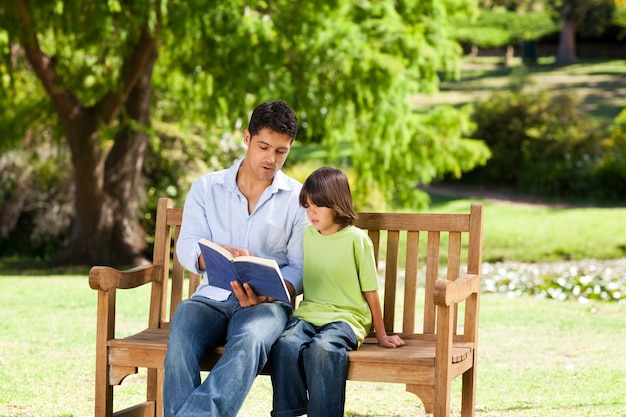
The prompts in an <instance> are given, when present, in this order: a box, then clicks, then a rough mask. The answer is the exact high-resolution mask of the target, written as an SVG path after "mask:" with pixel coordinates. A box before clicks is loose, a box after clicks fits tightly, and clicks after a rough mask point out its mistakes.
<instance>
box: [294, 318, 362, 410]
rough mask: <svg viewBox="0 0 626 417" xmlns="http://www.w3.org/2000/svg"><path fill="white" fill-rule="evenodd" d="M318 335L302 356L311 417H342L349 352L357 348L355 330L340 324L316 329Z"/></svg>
mask: <svg viewBox="0 0 626 417" xmlns="http://www.w3.org/2000/svg"><path fill="white" fill-rule="evenodd" d="M317 330H318V332H319V333H318V334H317V335H316V336H315V337H314V338H313V340H312V341H311V343H310V344H309V345H308V347H307V348H306V349H305V350H304V351H303V353H302V359H303V362H304V369H305V373H306V383H307V386H308V389H309V403H308V406H307V415H308V416H309V417H343V412H344V406H345V399H346V378H347V370H348V351H349V350H355V349H357V348H358V341H357V339H356V336H355V334H354V331H353V330H352V328H351V327H350V326H349V325H348V324H347V323H345V322H342V321H337V322H333V323H329V324H327V325H324V326H321V327H318V328H317Z"/></svg>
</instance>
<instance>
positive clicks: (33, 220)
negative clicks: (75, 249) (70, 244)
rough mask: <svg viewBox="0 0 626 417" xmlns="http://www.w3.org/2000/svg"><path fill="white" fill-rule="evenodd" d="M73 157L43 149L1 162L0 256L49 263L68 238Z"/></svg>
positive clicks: (16, 152)
mask: <svg viewBox="0 0 626 417" xmlns="http://www.w3.org/2000/svg"><path fill="white" fill-rule="evenodd" d="M69 170H70V163H69V155H68V154H67V152H64V149H63V148H61V147H57V148H53V147H50V146H47V145H39V146H37V147H36V148H33V147H26V149H22V150H14V151H9V152H6V153H4V154H3V155H2V157H0V183H1V184H2V189H0V218H2V219H3V221H2V225H0V253H1V254H2V255H3V256H8V255H21V256H30V257H33V258H36V259H47V258H48V257H49V256H51V255H53V254H54V253H56V251H57V250H58V249H59V247H61V246H62V245H63V243H64V241H65V239H67V233H68V230H69V224H70V222H71V219H72V214H73V206H72V192H73V187H72V184H71V182H70V181H69V177H68V176H67V175H66V174H67V172H68V171H69Z"/></svg>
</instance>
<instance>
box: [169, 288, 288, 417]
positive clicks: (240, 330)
mask: <svg viewBox="0 0 626 417" xmlns="http://www.w3.org/2000/svg"><path fill="white" fill-rule="evenodd" d="M290 313H291V306H289V305H287V304H284V303H280V302H275V303H264V304H259V305H256V306H253V307H246V308H244V307H241V306H240V305H239V301H238V300H237V298H236V297H235V296H234V294H231V296H230V297H229V298H228V299H227V300H226V301H215V300H211V299H208V298H205V297H199V296H195V297H192V298H190V299H188V300H184V301H183V302H182V303H181V304H180V305H179V306H178V307H177V309H176V312H175V313H174V317H173V319H172V323H171V325H170V336H169V342H168V348H167V355H166V358H165V376H164V381H163V403H164V413H165V417H174V416H176V417H182V416H203V417H211V416H215V417H217V416H219V417H228V416H233V417H234V416H236V415H237V412H238V411H239V409H240V408H241V406H242V404H243V402H244V400H245V398H246V395H247V394H248V392H249V391H250V388H251V387H252V383H253V382H254V378H255V377H256V376H257V375H258V374H259V372H261V369H263V366H265V363H266V362H267V359H268V356H269V351H270V348H271V347H272V345H273V344H274V342H275V341H276V339H277V338H278V337H279V336H280V335H281V333H282V331H283V329H284V328H285V324H286V322H287V318H288V316H289V314H290ZM221 345H224V348H225V349H224V354H223V356H222V357H221V358H220V360H219V361H218V362H217V363H216V364H215V366H214V367H213V369H212V370H211V372H210V373H209V375H208V376H207V378H206V379H205V380H204V382H203V383H202V384H201V383H200V382H201V381H200V366H199V362H200V360H201V358H202V357H203V356H204V353H205V352H206V351H207V350H209V349H211V348H213V347H216V346H221Z"/></svg>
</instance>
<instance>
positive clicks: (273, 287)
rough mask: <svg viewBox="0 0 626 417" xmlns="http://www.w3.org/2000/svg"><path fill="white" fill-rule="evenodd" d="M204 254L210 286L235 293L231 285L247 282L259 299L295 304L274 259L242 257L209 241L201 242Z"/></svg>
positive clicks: (202, 240) (201, 240) (201, 250)
mask: <svg viewBox="0 0 626 417" xmlns="http://www.w3.org/2000/svg"><path fill="white" fill-rule="evenodd" d="M198 244H199V245H200V252H201V253H202V257H203V258H204V264H205V266H206V274H207V277H208V279H209V284H210V285H214V286H216V287H220V288H224V289H225V290H229V291H232V287H231V286H230V283H231V281H239V283H240V284H241V285H243V283H244V282H247V283H248V284H250V286H251V287H252V290H254V292H255V293H256V294H257V295H263V296H268V297H272V298H275V299H277V300H280V301H284V302H285V303H288V304H289V303H291V297H290V296H289V291H288V290H287V287H286V286H285V281H284V280H283V276H282V274H281V272H280V268H279V267H278V263H277V262H276V261H275V260H274V259H268V258H261V257H258V256H238V257H236V258H233V256H232V255H231V253H230V252H229V251H228V250H226V249H224V248H223V247H221V246H220V245H218V244H216V243H214V242H211V241H209V240H207V239H200V240H199V241H198Z"/></svg>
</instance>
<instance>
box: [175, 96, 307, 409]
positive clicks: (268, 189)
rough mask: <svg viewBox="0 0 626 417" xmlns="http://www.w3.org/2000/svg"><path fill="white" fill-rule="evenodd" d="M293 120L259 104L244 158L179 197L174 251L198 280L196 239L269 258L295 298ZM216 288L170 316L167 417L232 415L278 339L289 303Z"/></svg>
mask: <svg viewBox="0 0 626 417" xmlns="http://www.w3.org/2000/svg"><path fill="white" fill-rule="evenodd" d="M297 124H298V122H297V118H296V115H295V114H294V112H293V111H292V110H291V109H290V108H289V107H288V106H287V104H285V102H283V101H270V102H266V103H263V104H261V105H259V106H258V107H257V108H256V109H255V110H254V112H253V113H252V116H251V118H250V122H249V125H248V128H247V129H246V130H245V131H244V143H245V145H246V147H247V150H246V155H245V157H244V158H243V159H241V160H239V161H237V162H236V163H235V164H234V165H233V166H232V167H231V168H229V169H226V170H222V171H218V172H214V173H210V174H206V175H204V176H202V177H200V178H198V179H197V180H196V181H194V183H193V184H192V186H191V189H190V190H189V194H188V195H187V198H186V200H185V205H184V211H183V221H182V225H181V229H180V237H179V239H178V243H177V246H176V253H177V255H178V258H179V259H180V262H181V263H182V265H183V266H184V267H185V268H187V269H188V270H190V271H193V272H195V273H202V272H203V271H204V270H205V268H210V267H211V265H206V266H205V264H204V260H203V259H202V256H201V255H200V249H199V247H198V240H199V239H200V238H202V237H204V238H207V239H209V240H211V241H214V242H216V243H218V244H220V245H222V246H223V247H225V248H226V249H228V250H229V251H230V252H231V253H232V254H233V256H240V255H249V254H253V255H256V256H263V257H268V258H273V259H276V260H277V262H278V264H279V266H280V267H281V272H282V274H283V277H284V278H285V280H286V285H287V288H288V289H289V292H290V293H291V295H292V296H294V295H296V294H299V293H301V292H302V234H303V230H304V228H305V226H306V225H307V224H308V220H307V218H306V213H305V211H304V209H302V208H301V207H299V204H298V195H299V193H300V188H301V184H300V183H299V182H297V181H295V180H293V179H291V178H289V177H287V176H286V175H285V174H284V173H283V172H282V171H281V170H280V169H281V168H282V166H283V164H284V162H285V159H286V158H287V155H288V154H289V150H290V149H291V145H292V143H293V140H294V138H295V136H296V131H297ZM231 285H232V290H233V291H227V290H224V289H222V288H218V287H213V286H211V283H210V282H208V280H207V277H206V275H205V276H204V279H203V281H202V283H201V285H200V286H199V287H198V289H197V291H196V292H195V293H194V295H193V296H192V297H191V298H190V299H188V300H185V301H183V302H182V303H181V304H180V305H179V306H178V308H177V309H176V312H175V314H174V317H173V318H172V323H171V326H170V336H169V343H168V350H167V356H166V358H165V377H164V383H163V398H164V412H165V416H166V417H183V416H203V417H209V416H220V417H226V416H236V415H237V412H238V411H239V409H240V408H241V405H242V404H243V401H244V399H245V397H246V395H247V394H248V392H249V390H250V388H251V386H252V383H253V382H254V378H255V377H256V376H257V375H258V373H259V372H260V371H261V369H262V368H263V366H264V365H265V363H266V362H267V358H268V356H269V350H270V348H271V347H272V345H273V344H274V342H275V341H276V339H278V337H279V336H280V335H281V333H282V331H283V329H284V327H285V324H286V322H287V319H288V316H289V314H290V313H291V306H290V305H288V304H286V303H282V302H270V301H272V300H268V298H267V297H263V296H257V295H256V294H255V293H254V291H252V289H251V288H250V287H249V286H248V284H244V286H241V285H239V284H238V283H236V282H233V283H232V284H231ZM220 345H224V348H225V349H224V354H223V356H222V358H221V359H220V360H219V361H218V362H217V364H215V366H214V367H213V369H212V370H211V372H210V373H209V375H208V376H207V378H206V379H205V381H204V382H202V383H201V379H200V367H199V362H200V359H201V358H202V357H203V356H204V354H205V352H206V351H208V350H210V349H211V348H213V347H215V346H220Z"/></svg>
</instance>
